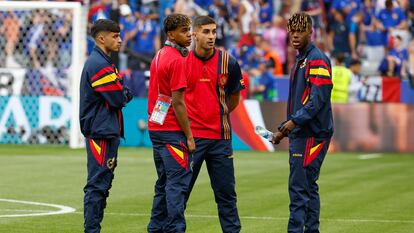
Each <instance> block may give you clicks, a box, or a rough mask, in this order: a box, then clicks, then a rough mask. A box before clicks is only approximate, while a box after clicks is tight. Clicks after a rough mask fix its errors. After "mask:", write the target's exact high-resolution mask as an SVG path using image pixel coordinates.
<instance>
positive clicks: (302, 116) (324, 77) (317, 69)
mask: <svg viewBox="0 0 414 233" xmlns="http://www.w3.org/2000/svg"><path fill="white" fill-rule="evenodd" d="M307 79H308V80H309V81H308V82H309V83H310V92H309V94H308V96H305V97H304V98H302V99H303V102H302V104H304V106H303V107H302V108H300V109H299V110H298V111H296V112H295V113H294V114H293V115H292V116H291V117H292V118H291V120H292V122H293V123H294V124H295V125H300V126H303V125H305V124H306V123H308V122H309V121H310V120H311V119H312V118H313V117H315V115H316V114H317V113H318V112H319V111H320V109H321V108H322V107H323V106H324V105H325V104H326V103H327V102H329V101H330V98H331V91H332V86H333V84H332V74H331V67H330V65H329V63H328V62H326V61H325V60H324V59H316V60H311V61H310V62H309V74H308V77H307ZM304 94H305V93H304Z"/></svg>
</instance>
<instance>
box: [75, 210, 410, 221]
mask: <svg viewBox="0 0 414 233" xmlns="http://www.w3.org/2000/svg"><path fill="white" fill-rule="evenodd" d="M75 213H76V214H83V212H75ZM105 214H106V215H120V216H139V217H149V216H150V214H143V213H115V212H108V213H107V212H105ZM185 217H187V218H218V216H217V215H199V214H186V215H185ZM240 219H252V220H270V221H275V220H276V221H286V220H288V217H270V216H240ZM320 220H321V221H328V222H354V223H355V222H374V223H408V224H414V220H398V219H396V220H391V219H351V218H350V219H346V218H321V219H320Z"/></svg>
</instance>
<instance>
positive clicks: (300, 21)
mask: <svg viewBox="0 0 414 233" xmlns="http://www.w3.org/2000/svg"><path fill="white" fill-rule="evenodd" d="M311 29H312V18H311V17H310V16H309V15H308V14H306V13H305V12H299V13H295V14H293V15H292V16H291V17H290V18H289V20H288V23H287V30H288V32H292V31H296V32H305V31H310V30H311Z"/></svg>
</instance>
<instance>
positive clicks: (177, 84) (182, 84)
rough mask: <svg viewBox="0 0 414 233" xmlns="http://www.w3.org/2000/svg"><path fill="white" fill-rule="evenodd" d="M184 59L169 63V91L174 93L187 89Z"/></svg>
mask: <svg viewBox="0 0 414 233" xmlns="http://www.w3.org/2000/svg"><path fill="white" fill-rule="evenodd" d="M184 61H185V59H184V58H177V59H175V60H173V61H172V62H171V63H170V66H169V74H170V75H171V79H170V87H171V91H176V90H179V89H182V88H186V87H187V73H186V72H185V70H186V64H185V62H184Z"/></svg>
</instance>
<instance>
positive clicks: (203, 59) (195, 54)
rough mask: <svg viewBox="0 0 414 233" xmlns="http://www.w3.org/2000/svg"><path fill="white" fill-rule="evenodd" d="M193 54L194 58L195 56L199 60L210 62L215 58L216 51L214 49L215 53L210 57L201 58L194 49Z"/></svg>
mask: <svg viewBox="0 0 414 233" xmlns="http://www.w3.org/2000/svg"><path fill="white" fill-rule="evenodd" d="M193 53H194V56H195V57H196V58H198V59H200V60H202V61H208V60H210V59H211V58H212V57H214V55H215V54H216V49H215V48H214V51H213V53H212V54H211V55H210V56H209V57H201V56H200V55H198V54H197V52H196V50H195V49H193Z"/></svg>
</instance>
